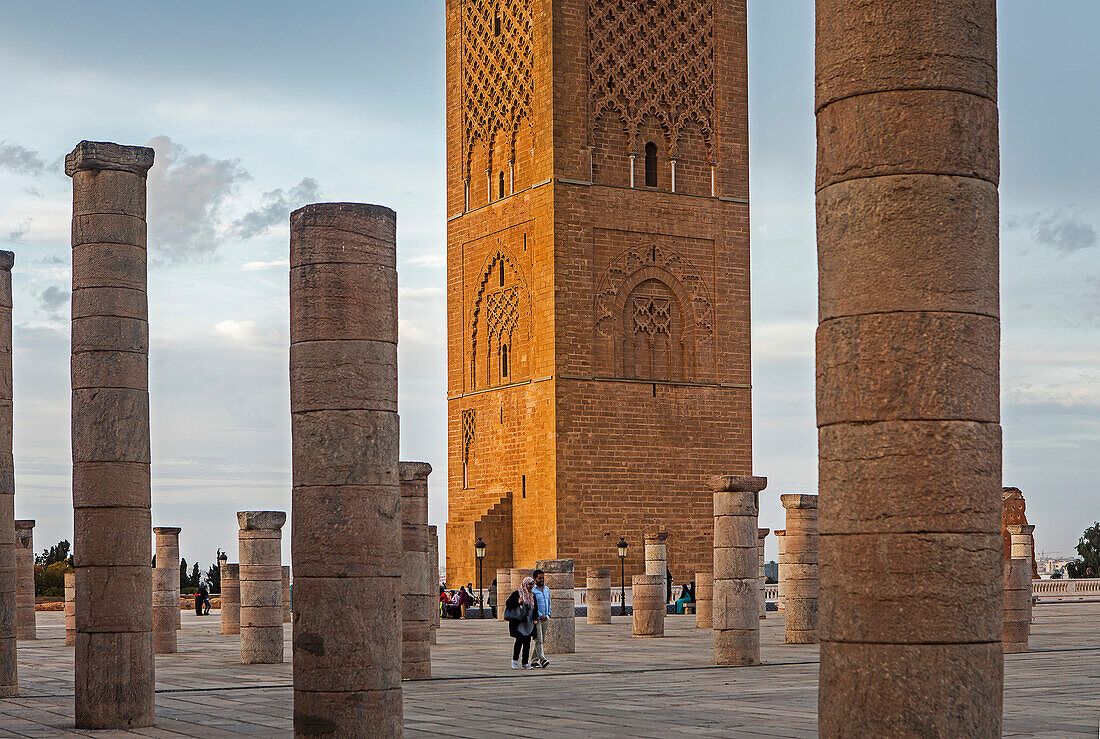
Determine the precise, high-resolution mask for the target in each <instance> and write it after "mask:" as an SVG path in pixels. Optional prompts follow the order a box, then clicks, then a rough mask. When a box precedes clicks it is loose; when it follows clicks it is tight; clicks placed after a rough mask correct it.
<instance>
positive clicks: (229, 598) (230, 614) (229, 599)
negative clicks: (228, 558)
mask: <svg viewBox="0 0 1100 739" xmlns="http://www.w3.org/2000/svg"><path fill="white" fill-rule="evenodd" d="M221 578H222V595H221V602H222V607H221V620H222V623H221V626H222V633H223V634H239V633H241V579H240V578H241V567H240V565H239V564H229V563H228V562H227V563H226V564H225V566H224V567H223V568H222V575H221Z"/></svg>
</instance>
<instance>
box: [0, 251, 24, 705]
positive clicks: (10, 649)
mask: <svg viewBox="0 0 1100 739" xmlns="http://www.w3.org/2000/svg"><path fill="white" fill-rule="evenodd" d="M14 265H15V254H13V253H12V252H10V251H0V698H11V697H13V696H16V695H18V694H19V674H18V673H19V666H18V659H17V657H16V636H15V632H16V628H17V626H16V622H17V620H18V617H17V615H16V611H17V609H16V605H15V601H16V591H17V585H16V581H17V580H18V575H17V574H16V564H15V561H16V555H15V547H16V541H15V458H14V457H13V456H12V435H13V431H14V429H13V421H14V417H13V410H14V406H13V402H12V374H11V370H12V366H11V351H12V347H11V335H12V334H11V330H12V322H11V319H12V292H11V269H12V267H13V266H14Z"/></svg>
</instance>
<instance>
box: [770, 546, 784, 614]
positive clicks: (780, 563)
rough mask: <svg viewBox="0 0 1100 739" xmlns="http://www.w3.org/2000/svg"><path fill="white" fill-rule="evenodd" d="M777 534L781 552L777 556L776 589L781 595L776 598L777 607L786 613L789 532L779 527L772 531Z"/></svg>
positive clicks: (780, 611)
mask: <svg viewBox="0 0 1100 739" xmlns="http://www.w3.org/2000/svg"><path fill="white" fill-rule="evenodd" d="M772 533H773V534H775V544H776V546H777V547H778V548H779V553H778V555H777V557H776V570H777V572H776V574H777V575H778V577H776V580H778V587H777V588H776V590H777V591H778V593H779V595H778V597H777V599H776V604H775V605H776V608H777V610H778V612H779V613H786V611H787V532H786V531H784V530H782V529H777V530H775V531H773V532H772Z"/></svg>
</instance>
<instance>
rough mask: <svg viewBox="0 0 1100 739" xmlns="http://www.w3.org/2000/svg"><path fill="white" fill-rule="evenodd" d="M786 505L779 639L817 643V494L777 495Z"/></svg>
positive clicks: (790, 642)
mask: <svg viewBox="0 0 1100 739" xmlns="http://www.w3.org/2000/svg"><path fill="white" fill-rule="evenodd" d="M779 499H780V501H782V503H783V507H784V508H786V509H787V528H786V530H785V532H786V533H785V535H784V537H783V539H784V542H783V552H784V556H785V557H786V585H787V587H786V594H785V596H784V597H785V599H786V604H785V608H786V611H785V614H784V615H785V618H784V626H783V631H784V633H783V640H784V641H785V642H786V643H787V644H817V641H818V611H817V606H818V603H817V600H818V590H819V586H818V571H817V548H818V540H819V537H818V531H817V496H816V495H781V496H779Z"/></svg>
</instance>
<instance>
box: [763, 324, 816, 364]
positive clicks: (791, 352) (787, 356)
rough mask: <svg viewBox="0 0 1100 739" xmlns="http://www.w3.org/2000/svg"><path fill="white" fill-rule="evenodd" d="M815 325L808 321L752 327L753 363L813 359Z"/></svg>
mask: <svg viewBox="0 0 1100 739" xmlns="http://www.w3.org/2000/svg"><path fill="white" fill-rule="evenodd" d="M816 331H817V324H816V323H812V322H810V321H791V322H785V323H766V324H763V325H758V326H753V327H752V357H753V360H754V361H755V362H769V361H773V362H774V361H783V360H791V359H811V360H812V359H813V356H814V334H815V333H816Z"/></svg>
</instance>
